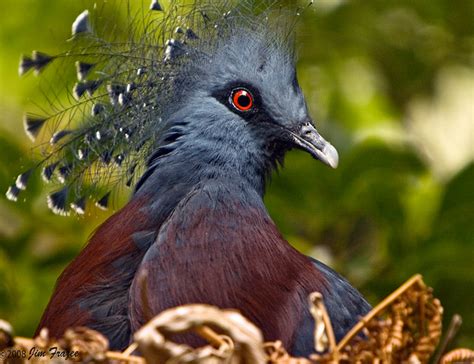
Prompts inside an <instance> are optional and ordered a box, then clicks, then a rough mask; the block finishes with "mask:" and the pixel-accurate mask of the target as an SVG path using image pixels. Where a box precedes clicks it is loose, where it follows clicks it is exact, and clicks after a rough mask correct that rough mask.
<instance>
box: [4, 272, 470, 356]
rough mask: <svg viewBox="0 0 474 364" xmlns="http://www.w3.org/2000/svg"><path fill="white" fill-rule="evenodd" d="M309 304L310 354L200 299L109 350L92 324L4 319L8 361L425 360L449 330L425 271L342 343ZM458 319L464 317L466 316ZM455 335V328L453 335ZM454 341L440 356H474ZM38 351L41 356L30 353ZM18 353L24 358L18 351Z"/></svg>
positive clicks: (317, 307)
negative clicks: (36, 325) (195, 338)
mask: <svg viewBox="0 0 474 364" xmlns="http://www.w3.org/2000/svg"><path fill="white" fill-rule="evenodd" d="M309 303H310V311H311V314H312V315H313V318H314V320H315V330H314V348H315V354H313V355H311V357H309V358H294V357H291V356H290V355H289V354H288V352H287V350H286V349H285V347H284V346H283V344H282V343H281V342H280V341H276V342H263V337H262V334H261V332H260V330H259V329H258V328H257V327H256V326H255V325H254V324H252V323H251V322H250V321H248V320H247V319H246V318H245V317H243V316H242V315H241V314H240V313H239V312H237V311H234V310H221V309H219V308H217V307H213V306H209V305H202V304H195V305H185V306H180V307H176V308H173V309H169V310H166V311H164V312H162V313H161V314H159V315H158V316H156V317H154V318H153V319H152V320H151V321H150V322H149V323H147V324H146V325H145V326H143V327H142V328H141V329H140V330H139V331H138V332H137V333H136V334H135V336H134V342H133V343H132V344H131V345H130V346H129V347H128V348H127V349H126V350H125V351H123V352H113V351H108V341H107V339H106V338H105V337H104V336H102V335H101V334H100V333H98V332H96V331H94V330H91V329H88V328H84V327H79V328H74V329H72V328H71V329H69V330H67V331H66V332H65V334H64V336H63V337H62V338H61V339H58V340H56V339H52V338H50V337H49V335H48V331H47V329H43V330H42V331H41V333H40V334H39V335H38V336H37V337H35V338H33V339H29V338H23V337H13V334H12V328H11V326H10V324H8V323H7V322H5V321H1V320H0V353H2V355H0V364H3V363H26V362H29V363H50V362H54V363H73V362H84V363H123V364H131V363H135V364H147V363H153V364H155V363H163V364H184V363H194V364H237V363H244V364H264V363H268V364H313V363H314V364H316V363H318V364H329V363H408V364H417V363H428V362H429V360H430V358H431V357H432V355H433V353H434V352H435V350H436V347H437V346H438V343H439V340H440V337H441V319H442V312H443V308H442V306H441V303H440V302H439V300H438V299H436V298H434V297H433V293H432V290H431V288H429V287H427V286H426V285H425V284H424V283H423V280H422V278H421V276H420V275H416V276H414V277H412V278H411V279H410V280H408V281H407V282H406V283H405V284H403V285H402V286H401V287H400V288H398V289H397V290H396V291H395V292H393V293H392V294H391V295H389V296H388V297H387V298H386V299H385V300H383V301H382V302H381V303H380V304H379V305H377V306H376V307H375V308H374V309H373V310H372V311H371V312H369V313H368V314H367V315H366V316H365V317H363V318H362V319H361V320H360V321H359V322H358V323H357V324H356V325H355V326H354V327H353V328H352V330H351V331H350V332H349V333H348V334H347V335H346V336H345V337H344V338H343V339H342V340H341V341H340V342H339V343H336V340H335V338H334V333H333V331H332V326H331V321H330V319H329V316H328V314H327V311H326V308H325V307H324V303H323V297H322V296H321V294H320V293H317V292H315V293H312V294H311V295H310V297H309ZM454 321H456V322H459V318H458V320H454ZM454 326H456V325H454ZM457 327H459V325H457ZM190 332H193V333H195V334H198V335H200V336H201V337H202V338H203V339H205V340H206V341H207V342H208V345H205V346H202V347H200V348H192V347H190V346H187V345H184V344H179V343H176V342H174V341H173V339H172V338H173V337H176V336H175V335H177V334H183V333H190ZM451 336H453V335H452V331H451V330H450V332H448V334H447V335H446V337H447V338H449V339H450V338H451ZM446 345H447V344H446V340H445V342H444V343H443V344H441V345H440V349H439V350H440V352H439V353H438V355H437V357H436V358H435V363H442V364H453V363H474V351H472V350H470V349H457V350H453V351H451V352H449V353H447V354H445V355H443V354H444V353H443V352H444V349H445V347H446ZM52 348H55V349H52ZM32 350H34V351H33V352H35V353H36V354H37V355H36V357H35V356H33V357H31V358H30V359H29V360H28V356H29V355H30V353H32ZM51 350H53V351H54V350H55V351H56V353H69V354H71V353H76V355H75V356H73V355H70V356H69V357H68V358H64V357H60V356H59V354H58V355H57V356H55V357H54V358H53V359H51V355H50V354H51V352H52V351H51ZM316 352H318V353H319V354H316ZM11 353H15V354H16V356H17V357H16V358H12V357H11V356H12V355H11ZM23 353H24V354H23ZM41 353H46V354H45V355H44V356H41V355H40V354H41ZM9 355H10V358H8V356H9ZM18 355H19V356H20V357H18Z"/></svg>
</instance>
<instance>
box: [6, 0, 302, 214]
mask: <svg viewBox="0 0 474 364" xmlns="http://www.w3.org/2000/svg"><path fill="white" fill-rule="evenodd" d="M117 5H119V4H117ZM300 10H301V9H298V8H297V7H296V6H283V5H282V4H280V3H279V2H278V1H271V0H267V1H264V0H241V1H203V0H198V1H195V2H194V3H192V4H189V3H186V2H180V1H175V0H172V1H171V2H170V3H168V4H166V3H163V4H162V3H161V2H158V1H156V0H154V1H152V2H151V5H150V7H149V9H146V10H143V9H141V10H139V11H136V12H135V13H134V12H133V11H132V10H130V8H129V9H128V11H127V20H126V21H125V22H120V21H118V20H119V18H120V16H121V15H119V14H117V15H116V17H117V19H114V18H113V17H112V19H107V18H106V17H104V16H103V12H104V9H103V8H102V7H100V6H99V7H94V9H88V10H85V11H83V12H82V13H80V14H79V15H78V16H77V18H76V19H75V20H74V22H73V24H72V37H71V39H69V40H68V41H67V42H66V43H67V47H68V49H67V50H66V51H65V52H63V53H59V54H56V55H49V54H47V53H45V52H38V51H33V53H32V55H31V56H23V57H22V58H21V60H20V66H19V73H20V75H23V74H26V73H28V72H29V71H31V70H33V71H34V72H35V74H37V75H39V74H40V73H41V72H42V71H43V70H44V69H45V68H46V67H56V68H57V69H58V72H60V71H63V72H66V70H67V72H74V73H75V75H76V80H75V82H74V83H72V84H67V82H66V81H65V83H59V84H57V83H56V84H54V85H52V86H54V89H56V90H61V89H64V88H67V89H68V90H69V91H70V97H69V101H68V103H66V104H64V102H61V101H60V100H59V98H57V99H55V96H54V95H56V93H55V91H51V92H50V91H48V92H47V95H46V96H47V97H48V98H49V99H50V100H51V102H50V103H51V109H52V112H51V113H50V114H44V115H32V114H26V115H25V117H24V128H25V131H26V133H27V135H28V136H29V137H30V139H32V140H33V141H35V140H36V141H37V143H38V150H39V151H40V154H41V158H40V159H41V160H40V162H39V163H38V164H37V165H36V166H33V167H32V168H31V169H28V170H27V171H26V172H23V173H21V174H20V175H19V176H18V177H17V178H16V180H15V183H14V184H13V185H12V186H11V187H10V188H9V189H8V191H7V193H6V196H7V198H9V199H10V200H15V201H16V200H17V198H18V195H19V194H20V193H21V191H22V190H24V189H25V188H26V186H27V183H28V179H29V178H30V175H31V174H32V173H33V172H35V171H39V173H38V174H40V175H41V176H42V178H43V180H44V181H45V182H47V183H50V184H52V185H53V187H52V189H51V193H50V194H49V196H48V206H49V207H50V209H51V210H52V211H53V212H54V213H57V214H61V215H67V214H69V213H70V212H71V211H73V212H75V213H77V214H83V213H84V212H85V211H86V208H87V206H89V205H90V202H91V201H92V202H93V203H95V205H96V206H97V207H99V208H101V209H106V208H107V207H108V206H109V203H110V201H111V200H112V197H113V193H115V191H116V190H117V187H119V186H123V185H125V186H127V187H133V186H135V185H136V183H137V181H138V180H139V179H140V177H142V176H143V174H144V173H145V176H146V170H147V166H150V165H152V164H153V161H154V160H155V159H156V158H159V157H160V155H163V154H166V153H167V152H169V151H170V150H172V148H173V143H175V142H176V141H177V140H178V139H179V137H180V135H181V133H182V132H183V129H182V128H181V126H180V125H179V123H176V122H175V123H174V124H172V125H170V123H168V122H167V120H168V118H169V116H170V115H171V114H173V112H174V111H176V109H177V108H179V105H180V103H181V102H183V100H185V99H186V94H187V92H188V91H189V89H190V88H192V87H193V84H194V83H195V82H199V72H200V69H202V68H203V67H212V65H211V63H212V58H213V56H214V54H216V53H217V52H218V50H219V49H221V48H222V47H224V46H228V47H235V48H237V49H235V52H238V51H239V50H238V47H239V41H230V40H231V39H233V38H236V35H238V37H237V38H238V39H240V42H242V41H246V39H247V40H248V41H250V42H263V43H266V44H272V49H275V45H277V48H278V47H281V48H282V49H284V51H285V52H286V53H287V54H288V57H289V58H291V57H293V46H292V30H293V28H294V24H295V21H296V18H297V16H296V14H297V13H298V11H300ZM122 17H123V15H122ZM116 21H117V22H116ZM101 22H102V23H104V22H105V23H106V24H105V25H107V24H108V25H109V27H108V28H107V27H106V26H103V24H101ZM123 23H126V27H125V28H117V27H119V25H117V24H120V27H121V26H122V24H123ZM101 26H102V27H101ZM114 27H116V28H114ZM111 34H117V35H116V36H114V37H112V39H110V35H111ZM262 57H263V58H268V55H262ZM262 64H263V63H262ZM65 79H66V78H65ZM50 86H51V85H50ZM50 88H51V87H50ZM51 89H52V88H51ZM142 179H143V178H142Z"/></svg>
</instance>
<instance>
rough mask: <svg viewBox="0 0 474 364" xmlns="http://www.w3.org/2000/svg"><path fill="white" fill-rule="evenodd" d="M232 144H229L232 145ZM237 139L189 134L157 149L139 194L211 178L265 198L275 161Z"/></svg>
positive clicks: (205, 181) (195, 183) (203, 183)
mask: <svg viewBox="0 0 474 364" xmlns="http://www.w3.org/2000/svg"><path fill="white" fill-rule="evenodd" d="M229 143H230V144H229ZM240 144H241V141H238V140H232V139H231V140H227V141H226V142H225V145H227V147H225V145H224V146H223V144H222V142H221V141H219V140H212V139H211V138H209V139H205V138H202V139H201V140H199V139H197V138H193V136H192V135H186V136H185V137H183V139H181V140H180V141H177V142H174V143H172V144H171V145H165V146H164V147H161V148H159V149H158V150H157V152H156V153H155V155H157V157H156V158H155V160H153V161H152V162H150V164H149V167H148V170H147V171H146V172H145V174H144V175H143V177H142V180H141V181H140V182H139V183H138V185H137V188H136V194H137V195H150V194H152V195H153V194H156V193H157V192H158V193H159V192H161V191H165V190H169V189H170V188H172V189H174V190H176V189H177V188H179V189H182V190H187V191H189V190H191V189H192V188H193V187H195V186H197V185H205V184H206V183H208V182H210V181H212V182H214V181H222V182H223V183H224V181H225V183H227V184H228V183H231V184H238V185H240V186H245V187H246V188H248V189H252V190H254V191H256V192H257V194H258V195H259V196H260V197H261V198H263V196H264V193H265V185H266V181H267V179H268V177H269V175H270V173H271V169H272V165H273V164H272V163H269V161H268V160H266V158H265V157H263V156H262V157H256V156H258V153H257V151H255V150H254V148H252V145H246V146H244V145H242V146H240Z"/></svg>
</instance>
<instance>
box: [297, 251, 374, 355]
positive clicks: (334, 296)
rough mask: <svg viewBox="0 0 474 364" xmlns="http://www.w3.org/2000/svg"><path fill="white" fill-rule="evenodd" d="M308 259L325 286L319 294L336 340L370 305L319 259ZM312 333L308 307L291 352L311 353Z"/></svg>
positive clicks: (312, 320) (312, 350)
mask: <svg viewBox="0 0 474 364" xmlns="http://www.w3.org/2000/svg"><path fill="white" fill-rule="evenodd" d="M308 258H309V259H310V260H311V262H312V264H313V266H314V267H315V268H316V269H317V270H318V271H319V272H320V273H321V274H322V275H323V276H324V279H325V280H326V282H327V289H323V290H322V291H321V294H322V295H323V300H324V305H325V306H326V310H327V312H328V314H329V317H330V319H331V324H332V328H333V331H334V336H335V338H336V341H340V340H341V339H342V338H343V337H344V335H345V334H347V332H348V331H349V330H350V329H351V328H352V327H353V326H354V325H355V324H356V323H357V322H358V321H359V319H360V318H361V317H363V316H365V315H366V314H367V313H368V312H369V311H370V310H371V308H372V307H371V306H370V304H369V303H368V302H367V301H366V300H365V298H364V297H363V296H362V295H361V294H360V292H359V291H358V290H357V289H356V288H354V287H353V286H352V285H351V284H350V283H349V282H348V281H347V280H346V279H345V278H344V277H342V276H341V275H339V274H338V273H336V272H335V271H334V270H332V269H331V268H329V267H328V266H327V265H325V264H323V263H321V262H320V261H319V260H316V259H314V258H312V257H308ZM313 336H314V319H313V317H312V316H311V314H310V312H309V310H306V311H305V313H304V318H303V320H302V321H301V324H300V327H299V329H298V335H297V337H296V339H295V342H294V345H293V348H292V351H293V354H294V355H300V356H308V355H309V354H311V353H313V352H314V346H313V340H312V338H313ZM309 338H311V340H309Z"/></svg>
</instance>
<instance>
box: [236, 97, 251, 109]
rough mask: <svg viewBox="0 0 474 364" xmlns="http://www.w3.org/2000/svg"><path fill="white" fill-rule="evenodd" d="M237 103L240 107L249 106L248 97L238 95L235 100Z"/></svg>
mask: <svg viewBox="0 0 474 364" xmlns="http://www.w3.org/2000/svg"><path fill="white" fill-rule="evenodd" d="M237 102H238V103H239V105H240V106H242V107H247V106H249V105H250V97H249V96H248V95H240V96H239V97H238V99H237Z"/></svg>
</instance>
